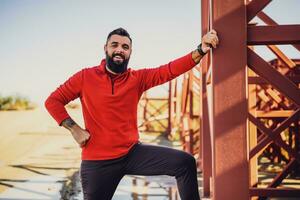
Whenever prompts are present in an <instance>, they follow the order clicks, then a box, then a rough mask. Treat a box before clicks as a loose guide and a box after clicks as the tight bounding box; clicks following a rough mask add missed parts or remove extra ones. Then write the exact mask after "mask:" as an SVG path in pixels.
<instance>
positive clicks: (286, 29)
mask: <svg viewBox="0 0 300 200" xmlns="http://www.w3.org/2000/svg"><path fill="white" fill-rule="evenodd" d="M299 33H300V25H278V26H276V25H275V26H249V27H248V33H247V38H248V39H247V44H248V45H266V44H269V45H271V44H300V34H299Z"/></svg>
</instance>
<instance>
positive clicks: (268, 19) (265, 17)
mask: <svg viewBox="0 0 300 200" xmlns="http://www.w3.org/2000/svg"><path fill="white" fill-rule="evenodd" d="M257 16H258V17H259V19H261V20H262V21H263V22H265V23H266V24H267V25H278V24H277V23H276V22H275V21H274V20H273V19H272V18H271V17H269V16H268V15H267V14H266V13H264V12H259V13H258V14H257ZM293 46H294V47H295V48H296V49H297V50H298V51H300V45H299V44H293Z"/></svg>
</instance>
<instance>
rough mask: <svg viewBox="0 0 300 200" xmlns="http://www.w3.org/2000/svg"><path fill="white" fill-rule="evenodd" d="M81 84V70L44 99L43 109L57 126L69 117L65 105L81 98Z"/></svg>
mask: <svg viewBox="0 0 300 200" xmlns="http://www.w3.org/2000/svg"><path fill="white" fill-rule="evenodd" d="M82 82H83V70H81V71H79V72H77V73H76V74H74V75H73V76H71V77H70V78H69V79H68V80H67V81H66V82H64V83H63V84H62V85H60V86H59V87H58V88H57V89H56V90H55V91H53V92H52V93H51V94H50V96H49V97H48V98H47V99H46V101H45V107H46V109H47V110H48V112H49V113H50V114H51V116H52V117H53V118H54V119H55V120H56V122H57V123H58V124H59V125H61V123H62V121H63V120H65V119H67V118H69V117H70V116H69V114H68V113H67V110H66V108H65V105H66V104H68V103H69V102H70V101H72V100H74V99H76V98H78V97H80V96H81V91H82Z"/></svg>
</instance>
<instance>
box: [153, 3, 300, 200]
mask: <svg viewBox="0 0 300 200" xmlns="http://www.w3.org/2000/svg"><path fill="white" fill-rule="evenodd" d="M246 2H248V3H245V1H239V0H228V1H223V0H202V1H201V16H202V35H203V34H205V33H206V32H207V31H209V30H211V29H215V30H216V31H217V32H218V36H219V38H220V45H219V47H218V48H217V49H215V50H212V51H211V52H209V53H208V55H206V56H205V57H204V58H203V59H202V61H201V64H200V66H201V67H200V68H199V66H197V67H196V68H195V69H194V70H191V71H190V72H188V73H186V74H185V75H184V76H183V78H182V79H183V80H182V82H181V83H180V82H178V81H176V82H174V81H173V82H171V83H170V84H169V101H168V117H169V119H168V125H167V127H165V128H166V130H167V133H168V134H169V136H172V137H173V136H175V135H176V133H180V138H181V141H182V144H183V149H184V150H185V151H187V152H189V153H191V154H193V155H194V156H195V158H196V159H197V161H198V167H199V170H201V171H202V173H203V184H202V185H203V196H204V197H209V198H212V199H214V200H227V199H230V200H232V199H239V200H245V199H252V200H254V199H266V198H267V197H299V195H300V190H299V189H292V188H285V187H284V185H283V181H284V180H285V179H286V178H287V177H288V176H290V175H291V174H295V173H298V175H299V174H300V172H299V171H300V170H299V169H300V164H299V163H300V136H299V125H300V120H299V119H300V90H299V87H300V60H299V59H291V58H289V57H288V56H287V55H285V53H284V52H283V51H282V50H280V49H279V48H278V47H277V46H276V45H278V44H291V45H292V46H293V47H295V48H296V49H297V50H299V51H300V35H299V34H298V33H299V32H300V25H279V24H277V23H276V22H275V21H274V20H273V19H271V18H270V17H269V16H268V15H266V14H265V13H264V12H263V11H262V9H263V8H265V7H266V6H267V5H268V4H269V3H272V1H271V0H252V1H246ZM255 16H257V17H258V18H260V19H261V20H262V21H263V22H264V23H265V24H266V25H265V26H262V25H260V26H257V25H256V24H254V23H253V22H252V19H254V17H255ZM250 21H251V24H250V23H249V22H250ZM256 45H265V46H266V47H267V48H268V49H269V50H271V51H272V52H273V53H274V55H275V56H276V59H274V60H272V61H269V62H268V61H265V60H264V59H263V58H262V57H261V56H260V55H259V54H257V53H256V51H255V46H256ZM180 84H181V85H182V87H181V91H179V89H178V86H179V85H180ZM148 107H149V106H148ZM152 114H153V113H152ZM154 115H157V113H156V114H155V113H154ZM148 116H149V115H148ZM148 118H149V117H148ZM156 119H157V117H156ZM172 137H171V138H172ZM261 157H265V158H267V159H268V160H269V161H270V163H272V164H280V165H281V166H282V169H281V170H280V171H278V172H277V173H276V174H275V175H274V177H273V178H272V180H271V181H270V182H269V183H268V184H267V185H263V187H262V182H261V180H260V178H259V177H258V175H259V173H260V171H259V170H260V168H261V163H260V158H261Z"/></svg>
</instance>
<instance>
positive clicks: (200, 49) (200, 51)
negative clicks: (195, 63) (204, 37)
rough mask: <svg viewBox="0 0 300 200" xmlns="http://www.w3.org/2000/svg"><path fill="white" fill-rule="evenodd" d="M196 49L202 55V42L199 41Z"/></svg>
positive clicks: (203, 53)
mask: <svg viewBox="0 0 300 200" xmlns="http://www.w3.org/2000/svg"><path fill="white" fill-rule="evenodd" d="M197 51H198V52H199V54H200V55H201V56H204V55H205V54H206V53H207V52H206V53H205V52H204V51H203V50H202V43H200V44H199V45H198V46H197Z"/></svg>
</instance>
